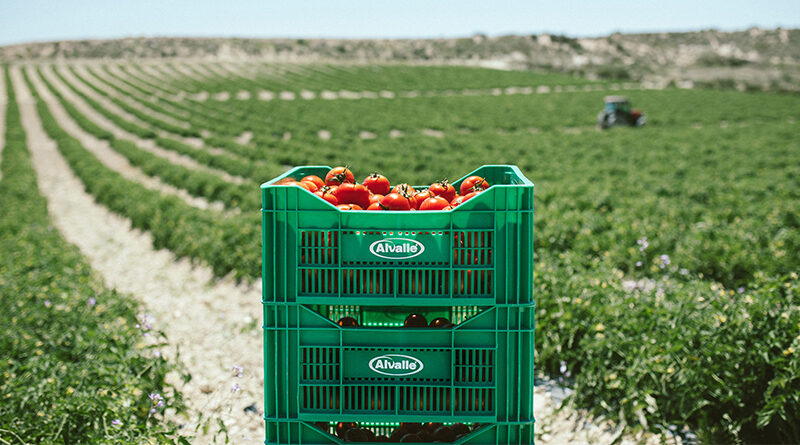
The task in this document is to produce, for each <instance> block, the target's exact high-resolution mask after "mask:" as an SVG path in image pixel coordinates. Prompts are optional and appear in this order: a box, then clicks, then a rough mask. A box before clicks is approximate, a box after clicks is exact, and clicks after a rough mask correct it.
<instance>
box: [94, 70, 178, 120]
mask: <svg viewBox="0 0 800 445" xmlns="http://www.w3.org/2000/svg"><path fill="white" fill-rule="evenodd" d="M81 68H82V69H83V70H84V72H85V73H86V75H85V76H84V78H86V80H88V81H90V82H92V84H93V85H95V86H97V87H98V88H100V89H101V90H103V91H105V93H106V94H108V95H109V96H111V97H115V98H117V99H119V100H121V101H123V102H125V104H127V105H128V106H130V107H132V108H135V109H136V110H137V111H139V112H141V113H144V114H147V115H150V116H152V117H154V118H156V119H158V120H161V121H164V122H166V123H168V124H170V125H175V126H178V127H182V128H189V127H190V125H189V123H188V122H186V121H182V120H178V119H175V118H173V117H171V116H167V115H165V114H162V113H159V112H157V111H155V110H152V109H150V108H148V107H146V106H144V105H143V104H142V103H141V102H140V101H139V100H137V99H135V98H136V97H140V96H141V93H139V92H138V91H136V90H135V89H134V88H133V87H131V86H129V85H125V84H124V83H122V82H120V81H119V80H117V79H114V78H113V77H111V76H110V75H109V74H108V73H106V72H105V71H103V70H102V67H100V66H99V65H98V66H94V67H92V69H89V67H88V66H87V65H82V66H81ZM100 79H103V80H106V81H108V82H110V83H112V84H113V85H115V86H117V87H118V88H120V89H121V90H122V91H124V92H125V94H121V93H120V92H119V91H117V90H115V89H114V88H111V87H110V86H108V85H106V84H105V83H103V82H102V81H100ZM94 80H97V81H96V82H95V81H94ZM141 100H148V99H147V98H143V99H141Z"/></svg>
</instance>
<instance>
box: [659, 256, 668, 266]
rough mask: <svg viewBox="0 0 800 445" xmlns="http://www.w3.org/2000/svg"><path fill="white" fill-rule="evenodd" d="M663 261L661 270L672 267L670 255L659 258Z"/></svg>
mask: <svg viewBox="0 0 800 445" xmlns="http://www.w3.org/2000/svg"><path fill="white" fill-rule="evenodd" d="M659 258H660V259H661V268H662V269H664V268H665V267H667V266H669V265H670V261H669V255H667V254H664V255H661V256H660V257H659Z"/></svg>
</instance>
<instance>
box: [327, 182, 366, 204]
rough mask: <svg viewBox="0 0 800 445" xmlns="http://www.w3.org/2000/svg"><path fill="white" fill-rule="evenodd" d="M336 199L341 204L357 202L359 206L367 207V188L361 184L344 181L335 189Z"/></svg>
mask: <svg viewBox="0 0 800 445" xmlns="http://www.w3.org/2000/svg"><path fill="white" fill-rule="evenodd" d="M335 193H336V199H338V200H339V202H340V203H343V204H358V206H359V207H361V208H367V207H369V190H368V189H367V188H366V187H364V185H363V184H351V183H349V182H345V183H344V184H342V185H340V186H339V187H338V188H337V189H336V192H335Z"/></svg>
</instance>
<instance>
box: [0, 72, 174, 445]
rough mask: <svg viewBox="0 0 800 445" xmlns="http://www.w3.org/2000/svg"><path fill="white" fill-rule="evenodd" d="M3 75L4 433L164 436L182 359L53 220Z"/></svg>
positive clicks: (50, 439)
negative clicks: (172, 379)
mask: <svg viewBox="0 0 800 445" xmlns="http://www.w3.org/2000/svg"><path fill="white" fill-rule="evenodd" d="M5 77H6V89H7V91H8V107H7V114H6V144H5V147H4V149H3V160H2V165H1V166H0V168H2V172H3V175H2V180H0V208H2V209H3V211H2V213H1V214H0V251H2V252H4V254H3V255H0V294H2V295H3V298H1V299H0V310H2V312H3V313H4V314H6V315H5V316H3V317H2V318H0V348H1V349H2V351H3V360H2V361H0V394H2V397H3V402H2V403H0V424H2V425H3V427H2V428H3V430H2V436H3V437H5V438H7V439H9V440H11V439H12V437H13V436H15V437H16V438H17V439H19V440H20V442H25V443H29V442H30V443H39V442H42V443H89V442H92V443H95V442H98V443H99V442H103V443H133V442H140V441H144V440H146V439H148V438H150V440H156V439H159V438H161V439H164V438H165V436H166V435H168V434H170V433H171V431H169V428H172V427H171V426H169V425H164V424H161V423H160V421H159V419H160V417H161V414H160V413H161V412H162V411H163V409H165V408H166V407H167V406H169V407H171V408H177V409H181V408H182V402H181V399H180V395H179V394H177V393H174V391H173V388H172V387H171V386H170V385H168V384H167V383H166V381H165V376H166V374H167V373H168V372H170V371H172V370H173V369H175V366H174V365H173V364H171V363H169V362H168V361H167V360H166V359H165V358H164V357H163V356H161V355H160V354H154V351H158V348H160V347H162V346H164V339H163V337H162V336H161V335H160V334H159V333H158V331H155V330H154V331H153V332H152V333H148V332H147V330H149V328H148V329H140V328H137V327H136V326H137V323H141V318H140V317H141V316H140V308H139V307H138V305H137V303H136V302H135V300H133V299H131V298H130V297H129V296H127V295H122V294H119V293H117V292H114V291H111V290H109V289H106V288H105V287H104V285H103V284H102V282H100V281H99V280H98V278H97V276H96V275H95V273H94V272H93V271H92V269H91V267H90V266H89V265H88V263H87V261H86V260H85V259H84V258H83V257H82V256H81V254H80V252H79V251H78V249H77V248H76V247H75V246H73V245H71V244H69V243H68V242H67V241H66V240H64V239H63V238H62V237H61V235H60V234H59V233H58V231H57V230H56V229H55V228H54V227H53V226H52V224H51V223H50V221H49V215H48V212H47V201H46V200H45V198H44V197H43V196H42V195H40V194H39V189H38V187H37V184H36V173H35V172H34V170H33V167H32V165H31V160H30V155H29V153H28V150H27V147H26V136H25V131H24V130H23V128H22V125H21V120H20V113H19V108H18V106H17V100H16V94H15V92H14V89H13V86H12V83H11V81H10V79H9V77H8V70H6V76H5ZM145 334H148V335H149V337H147V338H145V336H144V335H145ZM150 334H152V335H150ZM148 338H149V339H151V341H150V342H148V343H145V342H144V341H145V340H147V339H148ZM138 346H144V349H140V348H139V347H138ZM165 390H166V392H165ZM156 393H158V394H164V396H167V400H166V402H167V403H166V405H165V406H160V407H158V410H157V411H156V414H151V413H150V409H151V408H152V407H153V402H152V400H151V399H150V398H149V397H148V394H156ZM12 435H13V436H12ZM22 438H24V441H23V440H22ZM4 442H5V440H4Z"/></svg>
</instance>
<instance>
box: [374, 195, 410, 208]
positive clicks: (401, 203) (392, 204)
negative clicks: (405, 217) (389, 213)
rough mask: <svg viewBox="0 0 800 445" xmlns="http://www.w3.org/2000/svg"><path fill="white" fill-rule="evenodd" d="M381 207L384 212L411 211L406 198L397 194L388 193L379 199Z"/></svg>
mask: <svg viewBox="0 0 800 445" xmlns="http://www.w3.org/2000/svg"><path fill="white" fill-rule="evenodd" d="M381 205H383V208H384V209H386V210H411V203H410V202H409V200H408V198H406V197H405V196H403V195H401V194H399V193H389V194H388V195H386V196H384V197H383V199H381Z"/></svg>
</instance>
